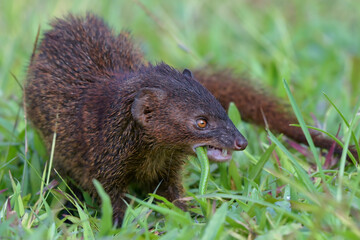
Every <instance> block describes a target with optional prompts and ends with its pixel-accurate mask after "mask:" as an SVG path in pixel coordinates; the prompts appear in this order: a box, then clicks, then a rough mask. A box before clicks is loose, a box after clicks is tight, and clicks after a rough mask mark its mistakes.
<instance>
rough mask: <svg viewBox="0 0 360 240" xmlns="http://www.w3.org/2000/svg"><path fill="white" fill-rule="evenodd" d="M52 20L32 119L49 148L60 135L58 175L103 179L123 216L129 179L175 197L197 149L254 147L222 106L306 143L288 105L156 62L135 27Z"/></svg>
mask: <svg viewBox="0 0 360 240" xmlns="http://www.w3.org/2000/svg"><path fill="white" fill-rule="evenodd" d="M51 26H52V29H51V30H50V31H48V32H46V33H45V34H44V37H43V39H42V41H41V43H40V44H39V46H38V47H37V49H36V51H35V54H34V57H33V59H32V61H31V63H30V66H29V71H28V77H27V83H26V88H25V101H26V109H27V114H28V117H29V118H30V119H31V121H32V123H33V124H34V126H35V127H36V128H37V129H38V130H39V132H40V133H41V135H42V137H43V139H44V142H45V144H46V145H47V147H48V149H49V150H50V147H51V144H52V139H53V135H54V133H55V132H56V133H57V138H56V147H55V168H56V169H57V170H58V171H59V173H60V174H61V175H62V176H64V177H68V178H71V179H73V180H74V181H75V182H77V183H78V184H79V185H80V186H81V187H82V188H83V189H85V190H87V191H89V192H90V193H91V194H92V195H93V196H96V191H95V188H94V186H93V183H92V179H97V180H98V181H100V183H102V185H103V186H104V188H105V190H106V192H107V193H108V194H109V195H110V198H111V201H112V204H113V208H114V218H115V219H117V220H118V221H121V220H122V217H123V214H124V210H125V204H124V201H123V200H122V198H123V197H124V194H125V193H126V192H127V188H128V186H129V185H138V187H140V188H141V189H143V190H144V191H145V192H153V191H154V190H155V188H156V187H157V186H158V185H159V183H161V184H160V187H159V189H158V192H157V193H158V194H160V195H163V196H164V197H166V198H167V199H168V200H170V201H174V200H176V199H178V198H179V197H180V196H181V195H182V191H183V187H182V184H181V174H180V173H181V167H182V165H183V163H184V161H185V160H186V156H187V155H191V154H194V149H195V148H196V147H197V146H207V149H208V156H209V157H210V159H212V160H214V161H226V160H229V159H230V158H231V151H233V150H243V149H244V148H245V147H246V145H247V142H246V140H245V138H244V137H243V136H242V135H241V133H239V131H238V130H237V129H236V128H235V126H234V125H233V124H232V122H231V121H230V119H229V118H228V116H227V114H226V112H225V110H224V108H227V107H228V105H229V103H230V102H231V101H232V102H235V104H236V105H237V107H238V108H239V111H240V113H241V115H242V118H243V119H244V120H246V121H250V122H253V123H256V124H258V125H265V122H266V123H267V125H268V127H269V128H270V129H272V130H274V131H276V132H280V133H284V134H285V135H287V136H288V137H290V138H292V139H294V140H296V141H298V142H301V143H307V141H306V139H305V137H304V134H303V133H302V130H301V129H300V128H298V127H293V126H290V124H292V123H297V119H296V117H295V116H294V115H293V114H291V113H290V112H289V111H288V108H287V106H286V104H283V103H282V101H280V100H278V99H277V98H275V97H273V96H271V95H269V94H266V93H264V92H263V91H261V90H258V88H256V87H254V86H253V85H252V84H251V82H249V81H246V80H243V79H239V78H235V77H234V76H232V74H231V73H229V72H227V71H222V72H215V73H209V72H208V71H204V70H200V71H196V72H195V78H194V77H193V75H192V73H191V72H190V71H189V70H184V72H183V73H180V72H178V71H177V70H175V69H173V68H171V67H169V66H168V65H166V64H164V63H160V64H158V65H156V66H153V65H151V64H150V63H148V62H147V61H146V60H145V59H144V57H143V55H142V53H141V51H140V50H139V49H138V48H137V47H136V46H134V44H133V41H132V39H131V37H130V35H129V34H128V33H127V32H122V33H120V34H119V35H115V34H114V33H113V31H112V30H111V29H109V28H108V27H107V26H106V25H105V24H104V22H103V21H102V20H100V19H99V18H97V17H95V16H93V15H87V16H86V17H84V18H77V17H73V16H71V15H70V16H68V17H67V18H65V19H63V20H61V19H57V20H55V21H53V22H52V24H51ZM195 79H197V80H195ZM205 87H206V88H205ZM209 91H210V92H211V93H210V92H209ZM214 96H215V97H216V98H215V97H214ZM219 102H220V103H219ZM311 136H312V138H313V141H314V143H315V145H316V146H318V147H321V148H326V149H330V148H331V147H332V145H333V141H332V140H331V139H328V138H325V137H323V136H322V135H320V134H318V133H317V132H315V131H311ZM341 151H342V149H341V147H340V146H339V145H335V152H338V153H341ZM352 152H353V154H354V155H355V157H357V153H356V151H355V150H354V149H352ZM178 205H179V206H180V207H181V203H180V202H178Z"/></svg>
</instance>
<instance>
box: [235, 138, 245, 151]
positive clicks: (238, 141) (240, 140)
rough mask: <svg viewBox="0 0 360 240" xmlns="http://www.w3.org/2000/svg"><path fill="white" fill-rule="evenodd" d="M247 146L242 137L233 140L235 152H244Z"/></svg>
mask: <svg viewBox="0 0 360 240" xmlns="http://www.w3.org/2000/svg"><path fill="white" fill-rule="evenodd" d="M247 145H248V142H247V141H246V139H245V138H244V137H243V136H241V137H236V138H235V150H244V149H245V148H246V147H247Z"/></svg>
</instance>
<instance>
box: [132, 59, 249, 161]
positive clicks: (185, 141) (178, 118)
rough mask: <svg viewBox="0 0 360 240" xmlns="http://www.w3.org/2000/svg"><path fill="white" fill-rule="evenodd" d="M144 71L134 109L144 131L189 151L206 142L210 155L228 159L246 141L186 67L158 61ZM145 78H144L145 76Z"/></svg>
mask: <svg viewBox="0 0 360 240" xmlns="http://www.w3.org/2000/svg"><path fill="white" fill-rule="evenodd" d="M151 68H152V71H147V72H146V71H145V72H144V74H143V75H142V78H143V79H142V80H143V81H142V82H143V84H142V86H141V87H140V89H139V90H138V91H137V93H136V96H135V99H134V102H133V104H132V108H131V112H132V115H133V117H134V119H135V120H136V121H137V122H138V123H139V124H140V126H141V128H142V129H143V130H144V131H145V134H146V135H148V136H149V137H150V139H153V141H156V142H157V144H159V143H161V144H162V145H163V146H164V147H167V146H171V147H174V146H177V147H178V148H180V149H182V150H184V151H185V152H186V153H188V154H194V153H195V148H196V147H199V146H205V147H206V148H207V154H208V157H209V159H211V160H213V161H218V162H222V161H227V160H230V159H231V157H232V151H234V150H235V151H239V150H244V149H245V148H246V146H247V141H246V139H245V138H244V136H243V135H242V134H241V133H240V132H239V131H238V130H237V128H236V127H235V126H234V124H233V123H232V122H231V120H230V119H229V117H228V115H227V114H226V112H225V109H224V108H223V107H222V106H221V105H220V103H219V102H218V101H217V100H216V99H215V97H214V96H213V95H212V94H211V93H210V92H209V91H208V90H207V89H205V87H203V86H202V85H201V84H200V83H199V82H198V81H196V80H195V79H194V77H193V76H192V73H191V72H190V71H189V70H187V69H185V70H184V71H183V73H180V72H178V71H177V70H175V69H173V68H171V67H169V66H168V65H166V64H159V65H157V66H155V67H151ZM144 78H145V79H144Z"/></svg>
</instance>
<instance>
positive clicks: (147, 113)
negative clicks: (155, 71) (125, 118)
mask: <svg viewBox="0 0 360 240" xmlns="http://www.w3.org/2000/svg"><path fill="white" fill-rule="evenodd" d="M165 97H166V93H165V91H163V90H161V89H159V88H143V89H141V90H139V91H138V93H137V95H136V97H135V99H134V102H133V104H132V106H131V114H132V115H133V117H134V119H135V120H136V121H137V122H138V123H140V124H141V125H143V126H146V125H147V124H148V122H149V121H150V120H151V118H152V117H153V114H154V112H155V108H158V107H159V104H161V103H160V102H161V101H162V100H163V99H164V98H165ZM155 114H156V113H155Z"/></svg>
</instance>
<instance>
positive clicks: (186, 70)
mask: <svg viewBox="0 0 360 240" xmlns="http://www.w3.org/2000/svg"><path fill="white" fill-rule="evenodd" d="M183 74H184V75H185V76H187V77H189V78H194V75H193V74H192V72H191V71H190V70H189V69H187V68H185V69H184V71H183Z"/></svg>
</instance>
